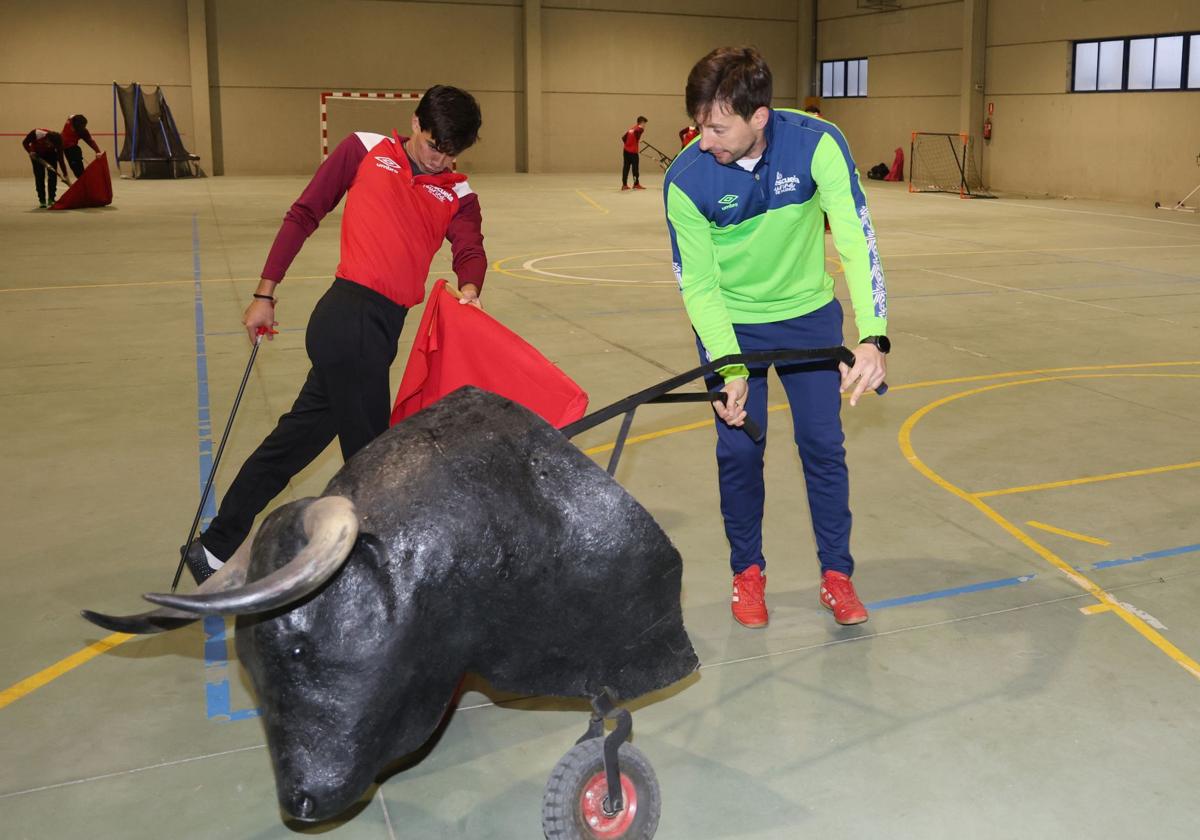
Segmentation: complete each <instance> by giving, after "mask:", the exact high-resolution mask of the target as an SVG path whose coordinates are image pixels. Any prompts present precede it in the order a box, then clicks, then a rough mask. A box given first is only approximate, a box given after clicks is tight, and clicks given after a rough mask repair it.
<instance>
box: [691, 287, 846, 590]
mask: <svg viewBox="0 0 1200 840" xmlns="http://www.w3.org/2000/svg"><path fill="white" fill-rule="evenodd" d="M733 330H734V332H735V333H736V334H737V339H738V345H739V346H740V347H741V349H742V352H744V353H749V352H754V351H764V350H803V349H810V348H816V347H836V346H837V345H839V344H841V343H842V305H841V304H840V303H839V302H838V301H837V299H834V300H833V301H831V302H830V303H828V304H826V305H825V306H823V307H821V308H820V309H818V310H816V311H814V312H810V313H808V314H807V315H801V316H799V317H797V318H791V319H789V320H786V321H776V322H774V323H770V324H734V325H733ZM697 346H699V347H700V358H701V361H702V362H703V363H705V364H707V362H708V361H709V359H708V358H707V354H706V353H705V351H704V348H703V346H701V345H700V344H699V341H697ZM768 367H769V365H756V366H751V368H750V394H749V397H748V399H747V402H746V412H747V414H749V416H750V417H751V418H752V419H753V420H754V421H755V422H756V423H758V424H759V426H761V427H762V429H763V430H764V431H766V429H767V369H768ZM776 373H777V374H778V375H779V378H780V380H781V381H782V383H783V389H784V391H785V393H786V394H787V399H788V405H789V406H790V408H791V411H792V425H793V427H794V429H795V438H796V447H797V449H798V450H799V452H800V460H801V463H802V464H803V466H804V482H805V484H806V486H807V488H808V506H809V511H810V513H811V515H812V527H813V535H814V536H815V538H816V543H817V559H818V560H819V561H820V564H821V571H822V572H825V571H829V570H832V571H837V572H843V573H845V574H847V575H849V574H852V573H853V571H854V559H853V558H852V557H851V556H850V482H849V478H848V475H847V471H846V449H845V446H844V445H843V444H844V442H845V435H843V433H842V420H841V407H842V398H841V394H840V393H839V391H838V385H839V382H840V375H839V373H838V370H837V363H836V362H834V361H832V360H831V361H829V362H815V363H812V362H807V363H796V364H778V365H776ZM706 384H707V385H708V388H709V390H714V389H717V388H720V387H721V386H722V384H723V383H722V380H721V378H720V377H719V376H712V377H710V378H709V379H708V380H707V383H706ZM716 425H717V471H718V475H719V479H720V487H721V514H722V516H723V517H724V518H725V536H726V537H727V538H728V539H729V565H730V567H731V568H732V569H733V573H734V574H738V573H739V572H741V571H743V570H745V569H746V568H747V567H749V566H752V565H755V564H757V565H759V566H761V567H762V568H763V569H766V566H767V563H766V559H765V558H764V557H763V548H762V519H763V502H764V499H765V497H766V490H765V486H764V484H763V456H764V455H765V453H766V438H764V439H763V441H762V442H761V443H755V442H754V441H753V440H751V438H750V436H749V435H748V434H746V433H745V431H743V430H742V429H741V428H733V427H731V426H727V425H725V423H724V421H722V420H720V419H719V418H718V419H717V420H716Z"/></svg>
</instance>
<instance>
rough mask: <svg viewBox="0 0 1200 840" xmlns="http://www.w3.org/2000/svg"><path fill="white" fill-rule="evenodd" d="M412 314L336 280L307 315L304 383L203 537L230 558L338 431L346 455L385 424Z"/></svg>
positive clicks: (215, 551)
mask: <svg viewBox="0 0 1200 840" xmlns="http://www.w3.org/2000/svg"><path fill="white" fill-rule="evenodd" d="M407 313H408V310H407V309H406V308H405V307H403V306H400V305H398V304H396V303H393V302H392V301H390V300H388V299H387V298H385V297H384V296H383V295H381V294H379V293H378V292H374V291H371V290H370V289H368V288H366V287H365V286H360V285H359V284H357V283H352V282H351V281H349V280H342V279H341V278H339V279H337V280H335V281H334V283H333V286H331V287H330V289H329V291H327V292H326V293H325V295H324V296H323V297H322V298H321V300H320V301H318V302H317V305H316V308H314V309H313V313H312V317H311V318H310V319H309V321H308V331H307V333H306V334H305V339H304V343H305V347H306V349H307V350H308V358H309V359H310V360H311V361H312V369H311V370H310V371H309V372H308V378H307V379H306V380H305V382H304V387H303V388H301V389H300V394H299V396H297V397H296V402H295V403H294V404H293V405H292V410H291V411H289V412H288V413H287V414H285V415H283V416H282V417H280V418H279V423H278V424H277V425H276V426H275V430H274V431H273V432H271V434H269V435H268V436H267V439H266V440H264V441H263V442H262V443H261V444H260V445H259V447H258V449H256V450H255V451H254V453H253V454H252V455H251V456H250V457H249V458H248V459H246V463H245V464H243V465H242V468H241V470H240V471H239V472H238V474H237V477H236V478H235V479H234V480H233V484H231V485H230V486H229V489H228V490H227V491H226V493H225V496H224V498H223V499H221V506H220V508H219V510H218V512H217V518H216V519H214V520H213V521H212V524H210V525H209V526H208V529H207V530H206V531H205V532H204V534H203V537H202V541H203V543H204V546H205V547H206V548H207V549H208V550H209V551H211V552H212V553H213V554H215V555H216V556H217V557H219V558H220V559H222V560H226V559H228V558H229V557H230V556H231V555H232V554H233V552H234V551H236V550H237V548H238V546H239V545H241V544H242V542H243V541H244V540H245V539H246V536H247V535H248V534H249V533H250V529H251V528H252V527H253V526H254V518H255V517H256V516H257V515H258V514H259V513H260V512H261V511H262V510H263V509H264V508H265V507H266V506H267V505H268V504H270V502H271V500H272V499H274V498H275V497H276V496H277V495H279V493H280V491H282V490H283V488H284V487H286V486H287V483H288V482H289V481H291V479H292V477H293V476H295V475H296V473H298V472H300V470H302V469H304V468H305V467H306V466H308V464H309V463H310V462H311V461H312V460H313V459H314V458H316V457H317V456H318V455H320V454H321V452H323V451H324V450H325V447H326V446H328V445H329V443H330V442H331V441H332V440H333V439H334V437H337V439H338V441H339V442H340V443H341V447H342V457H343V458H345V459H347V460H349V458H350V457H351V456H352V455H354V453H356V452H358V450H360V449H362V448H363V447H364V446H366V445H367V444H368V443H370V442H371V441H372V440H374V439H375V438H376V437H378V436H379V435H380V434H382V433H383V432H384V431H386V430H387V427H388V420H389V418H390V416H391V409H392V401H391V397H392V394H391V387H390V384H389V381H388V368H389V367H391V364H392V361H393V360H395V358H396V343H397V342H398V341H399V339H400V330H401V329H402V328H403V327H404V316H405V315H406V314H407Z"/></svg>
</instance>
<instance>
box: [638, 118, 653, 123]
mask: <svg viewBox="0 0 1200 840" xmlns="http://www.w3.org/2000/svg"><path fill="white" fill-rule="evenodd" d="M637 121H638V122H639V123H648V122H650V120H648V119H646V118H645V117H638V118H637Z"/></svg>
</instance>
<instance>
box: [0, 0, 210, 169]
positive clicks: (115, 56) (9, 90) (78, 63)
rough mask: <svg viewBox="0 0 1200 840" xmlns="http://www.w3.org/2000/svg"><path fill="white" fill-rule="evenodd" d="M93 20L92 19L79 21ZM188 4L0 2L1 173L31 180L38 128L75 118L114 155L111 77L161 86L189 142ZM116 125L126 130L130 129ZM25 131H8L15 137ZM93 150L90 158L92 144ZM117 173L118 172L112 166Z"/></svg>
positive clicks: (170, 0) (171, 0)
mask: <svg viewBox="0 0 1200 840" xmlns="http://www.w3.org/2000/svg"><path fill="white" fill-rule="evenodd" d="M82 21H86V26H84V25H74V24H77V23H80V22H82ZM190 76H191V73H190V70H189V67H188V51H187V2H186V0H88V2H82V0H63V2H58V3H56V4H55V5H54V6H53V7H52V8H50V9H49V10H46V9H39V10H37V11H35V12H33V13H31V7H29V6H28V5H27V4H24V3H16V2H3V3H0V132H3V134H4V137H3V142H4V146H3V148H4V149H5V152H4V153H3V154H0V176H15V175H20V176H26V175H28V174H29V166H30V164H29V159H28V158H27V157H24V154H23V152H22V151H21V148H20V142H21V138H22V137H24V135H25V133H26V132H28V131H29V130H30V129H31V128H48V129H51V130H53V131H61V130H62V127H63V123H64V122H66V118H67V116H68V115H70V114H74V113H80V114H86V115H87V118H88V128H89V130H91V131H92V133H93V135H94V136H95V139H96V142H97V143H98V144H99V145H100V148H102V149H104V150H105V151H106V152H107V153H108V156H109V157H110V158H112V159H115V158H116V155H115V154H114V152H113V138H112V130H113V127H112V83H113V81H114V80H116V81H118V82H121V83H122V84H128V83H129V82H131V81H137V82H141V83H142V84H146V85H161V86H162V88H163V94H164V95H165V96H166V97H167V103H168V104H169V105H170V106H171V113H172V114H173V115H174V116H175V122H176V124H177V125H178V127H179V131H180V132H181V133H182V134H183V135H184V137H183V139H184V142H185V143H187V140H188V137H189V136H190V135H191V133H192V100H191V79H190ZM118 130H120V131H124V129H123V128H119V129H118ZM13 134H16V135H20V136H10V135H13ZM85 149H86V155H87V158H88V159H89V160H90V158H91V154H92V152H91V149H87V148H86V146H85ZM113 172H114V173H115V172H116V170H115V168H114V169H113Z"/></svg>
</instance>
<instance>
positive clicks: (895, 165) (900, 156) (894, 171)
mask: <svg viewBox="0 0 1200 840" xmlns="http://www.w3.org/2000/svg"><path fill="white" fill-rule="evenodd" d="M883 180H885V181H903V180H904V150H903V149H901V148H900V147H899V146H897V147H896V159H895V160H893V161H892V168H891V170H889V171H888V174H887V175H884V176H883Z"/></svg>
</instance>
